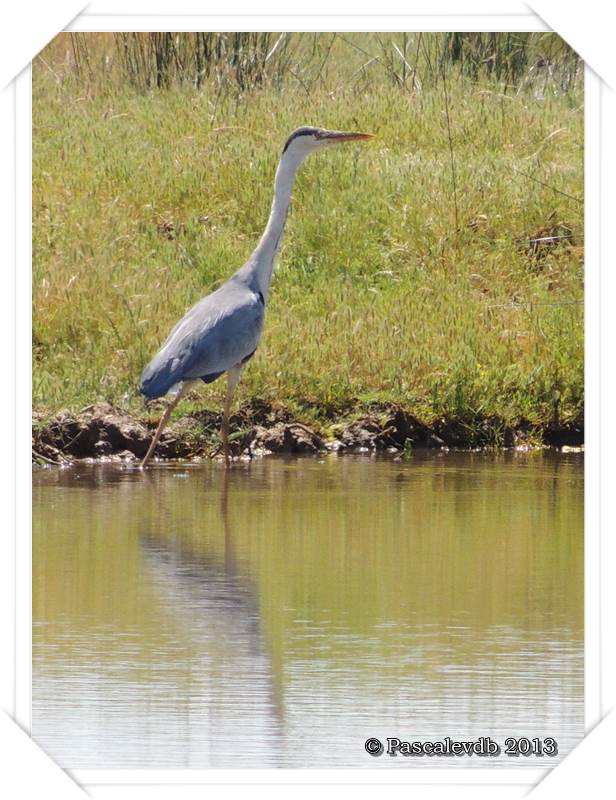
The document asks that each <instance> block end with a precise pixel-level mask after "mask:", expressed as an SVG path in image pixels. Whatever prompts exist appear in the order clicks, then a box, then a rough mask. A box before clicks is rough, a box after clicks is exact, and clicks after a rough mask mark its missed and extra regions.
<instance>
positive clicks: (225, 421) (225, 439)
mask: <svg viewBox="0 0 616 800" xmlns="http://www.w3.org/2000/svg"><path fill="white" fill-rule="evenodd" d="M241 372H242V364H236V365H235V366H234V367H231V369H230V370H228V372H227V396H226V397H225V410H224V411H223V415H222V430H221V437H222V449H223V452H224V454H225V465H226V466H227V467H228V466H229V416H230V414H231V403H232V402H233V393H234V392H235V387H236V386H237V382H238V381H239V379H240V374H241Z"/></svg>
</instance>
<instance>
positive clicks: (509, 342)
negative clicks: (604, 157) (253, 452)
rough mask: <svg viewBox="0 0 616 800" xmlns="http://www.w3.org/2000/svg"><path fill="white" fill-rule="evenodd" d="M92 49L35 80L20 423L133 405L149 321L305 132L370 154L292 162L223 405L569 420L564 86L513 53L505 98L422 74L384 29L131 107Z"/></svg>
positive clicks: (576, 381)
mask: <svg viewBox="0 0 616 800" xmlns="http://www.w3.org/2000/svg"><path fill="white" fill-rule="evenodd" d="M91 36H92V40H91V41H88V40H81V42H80V44H79V47H81V48H82V52H81V56H79V58H81V63H82V66H81V68H79V66H78V61H79V58H77V57H75V56H69V55H68V54H67V52H68V51H67V40H66V37H64V38H62V37H59V39H58V40H57V41H56V42H54V43H52V45H50V47H49V48H48V49H47V51H44V52H43V54H42V58H41V59H40V60H39V61H38V62H36V63H35V66H34V75H33V306H34V312H33V313H34V318H33V348H34V350H33V400H34V404H35V406H36V407H37V408H39V409H44V410H49V411H50V412H53V411H54V410H57V409H59V408H61V407H70V408H73V409H77V408H79V407H82V406H85V405H89V404H90V403H92V402H94V401H95V400H98V399H105V400H108V401H110V402H112V403H115V404H118V405H121V406H124V407H126V408H127V409H134V410H136V409H137V408H139V407H140V401H139V398H138V395H137V388H136V387H137V383H138V379H139V375H140V372H141V370H142V368H143V367H144V366H145V364H146V363H147V361H148V360H149V358H150V357H151V356H152V355H153V354H154V353H155V351H156V350H157V348H158V347H159V346H160V344H161V343H162V341H163V340H164V338H165V337H166V335H167V333H168V332H169V330H170V328H171V327H172V325H173V324H174V322H175V321H176V320H177V319H178V318H179V317H180V316H181V315H182V314H183V313H184V312H185V311H186V309H187V308H188V307H189V306H190V305H191V304H193V303H194V302H196V301H197V300H198V299H199V298H200V297H202V296H203V295H205V294H207V293H208V292H210V291H211V290H212V289H214V288H215V287H216V286H218V285H219V283H220V282H221V281H223V280H225V279H226V278H227V277H228V276H229V275H230V274H231V273H232V272H233V271H234V270H235V269H236V268H237V267H239V266H240V265H241V264H242V263H243V262H244V261H245V259H246V258H247V257H248V256H249V254H250V252H251V250H252V249H253V247H254V245H255V244H256V241H257V239H258V237H259V235H260V233H261V231H262V228H263V226H264V225H265V222H266V219H267V215H268V212H269V206H270V203H271V192H272V181H273V176H274V172H275V168H276V164H277V160H278V157H279V154H280V149H281V145H282V143H283V142H284V140H285V138H286V137H287V135H288V133H289V132H290V131H291V130H293V129H294V128H296V127H298V126H299V125H300V124H317V125H320V126H323V127H332V128H337V129H351V130H353V129H355V130H367V131H372V132H373V133H376V134H377V135H378V138H377V139H375V140H373V141H372V142H370V143H367V144H361V145H359V144H357V145H348V146H344V147H342V146H341V147H340V148H339V149H337V150H332V151H328V152H327V153H323V154H319V155H316V156H313V157H312V158H311V159H309V161H308V162H306V164H305V166H304V168H303V169H302V171H301V173H300V175H299V177H298V180H297V184H296V188H295V192H294V200H293V205H292V209H291V213H290V216H289V221H288V224H287V231H286V234H285V239H284V244H283V247H282V251H281V254H280V258H279V262H278V269H277V272H276V275H275V278H274V286H273V290H272V293H271V295H270V304H269V307H268V316H267V321H266V330H265V334H264V337H263V340H262V343H261V345H260V347H259V350H258V352H257V355H256V357H255V358H254V359H253V360H252V361H251V362H250V364H249V365H248V366H247V368H246V369H245V371H244V373H243V377H242V381H241V383H240V387H239V389H238V399H239V402H246V401H248V400H250V399H251V398H261V399H265V400H272V401H277V402H281V403H283V404H285V405H288V406H289V407H291V408H292V409H294V410H295V411H296V413H298V414H299V415H300V418H301V417H302V416H304V417H305V418H306V419H311V418H317V419H318V418H323V417H325V416H331V415H336V414H337V413H340V412H342V411H345V410H348V409H349V408H362V407H365V406H368V405H369V404H371V403H375V402H383V401H393V402H396V403H400V404H401V405H403V406H404V407H406V408H407V409H409V410H411V411H413V412H414V413H416V414H417V415H418V416H420V417H421V418H422V419H424V420H425V421H427V422H430V421H432V420H434V419H436V418H444V419H452V420H463V421H468V422H469V423H470V424H473V423H474V422H475V421H477V420H480V419H486V418H490V417H498V418H500V419H503V420H505V421H507V422H510V421H513V420H516V419H518V418H525V419H528V420H529V421H531V422H532V423H533V424H537V425H543V424H548V423H551V422H555V421H556V422H566V421H571V420H577V421H579V420H581V419H582V415H583V304H582V301H583V205H582V198H583V86H582V84H581V81H580V80H579V79H578V80H576V81H572V80H571V79H570V74H569V73H568V74H569V78H568V79H567V80H566V81H565V80H564V78H563V77H562V74H561V72H559V70H558V69H557V67H558V63H559V62H557V61H555V62H554V64H552V65H551V66H550V64H551V62H549V61H548V62H545V59H544V64H543V66H542V65H541V62H540V61H539V60H538V59H535V60H534V61H533V59H532V58H530V57H528V58H527V60H526V62H525V63H526V67H525V70H524V72H523V74H522V76H521V77H519V79H518V83H517V85H514V86H512V85H508V84H505V83H503V79H502V78H501V80H498V78H497V77H496V76H495V74H488V73H479V74H477V73H476V72H473V70H472V69H469V67H468V63H467V62H465V63H463V64H460V63H459V61H454V60H451V59H449V60H447V59H443V60H442V69H441V70H439V69H437V68H436V66H434V68H433V70H432V71H431V72H429V71H428V67H427V64H428V61H430V63H431V64H433V62H434V58H432V59H431V60H430V59H429V57H428V56H426V57H425V58H423V51H422V49H421V39H419V43H418V42H417V35H416V34H415V35H413V34H407V36H408V37H411V36H414V37H415V38H414V39H413V40H412V41H405V42H404V48H405V49H404V50H402V44H401V42H402V40H401V39H399V38H396V36H395V35H393V34H391V35H387V34H383V35H380V36H379V37H376V36H375V35H371V34H364V35H361V34H353V35H351V34H349V35H344V37H343V36H342V35H340V37H338V39H336V41H335V45H336V46H335V47H334V46H333V45H331V44H330V40H329V39H327V37H331V35H330V34H322V35H321V36H322V38H321V39H319V48H320V49H319V50H318V51H317V53H316V55H313V56H312V57H311V60H310V61H309V64H310V68H308V67H305V68H304V70H303V71H301V70H300V67H299V66H297V65H295V68H294V66H293V64H292V63H291V55H290V54H289V52H287V53H286V55H285V58H286V59H287V60H286V61H285V65H286V66H285V67H284V69H283V68H282V67H278V71H277V72H276V74H275V80H274V78H272V79H271V80H268V79H267V76H266V77H265V78H264V77H263V71H261V77H260V78H259V81H258V82H257V83H255V85H252V86H250V87H249V88H246V87H245V85H244V87H238V86H232V85H231V84H230V80H231V79H230V78H229V75H232V74H233V73H232V72H228V71H227V72H225V73H223V72H219V73H216V74H214V73H213V72H212V73H211V74H210V75H209V76H206V77H204V78H202V80H200V81H199V86H198V87H196V86H195V85H192V84H191V83H190V82H187V81H180V80H178V81H174V82H172V83H171V84H170V85H167V86H166V87H165V88H162V89H144V87H143V86H139V85H136V82H135V81H134V80H128V78H127V77H126V75H124V73H122V71H121V69H120V66H121V65H119V66H118V64H117V61H116V62H114V61H113V59H111V61H109V58H111V57H109V58H107V60H106V59H105V57H103V56H104V54H105V53H106V52H109V53H113V50H112V42H111V40H110V39H109V37H105V36H103V35H98V34H96V35H91ZM297 36H298V37H300V39H299V40H298V44H297V48H298V50H297V52H299V51H300V49H301V48H303V50H301V52H306V53H308V52H309V49H310V44H311V42H312V46H313V48H314V46H315V41H316V39H315V37H313V36H312V35H308V34H305V35H304V37H305V38H304V39H301V35H297ZM401 36H402V34H399V35H398V37H401ZM424 36H426V35H425V34H424ZM432 36H433V37H437V36H445V35H443V34H433V35H432ZM498 36H507V34H502V35H501V34H498ZM528 36H535V37H541V36H543V35H540V34H532V35H531V34H529V35H528ZM387 37H389V38H387ZM555 38H556V39H557V37H552V38H551V39H549V40H548V39H544V40H543V41H544V42H547V41H549V42H550V46H554V39H555ZM274 41H275V39H274ZM438 41H440V42H441V45H442V40H437V39H433V40H430V42H437V43H438ZM529 41H531V44H533V46H534V47H535V50H536V51H537V52H538V50H537V48H539V49H540V45H541V41H542V40H541V39H540V38H537V39H536V40H529ZM558 41H559V42H560V40H558ZM389 44H392V45H396V46H397V48H398V50H396V49H395V48H394V47H393V46H392V47H391V48H389V47H388V45H389ZM88 46H89V47H90V50H88V49H87V47H88ZM431 46H432V45H431ZM439 46H440V45H439ZM529 46H530V45H529ZM563 46H564V45H563ZM84 47H85V48H86V50H85V52H86V54H87V56H88V58H87V62H86V61H85V56H84V55H83V52H84V51H83V48H84ZM434 47H436V45H434ZM328 48H329V49H328ZM77 52H79V50H78V51H77ZM295 52H296V51H293V53H295ZM564 52H565V55H566V56H567V58H570V51H564ZM371 53H372V54H374V58H375V59H376V61H373V62H369V59H368V56H370V54H371ZM384 53H387V58H388V59H390V61H388V60H387V59H386V58H385V57H384ZM400 53H401V55H400ZM405 53H407V54H408V56H407V57H405V58H404V62H406V66H404V70H402V68H401V67H402V64H403V57H404V54H405ZM415 53H417V54H422V58H423V60H422V61H421V62H420V60H419V56H418V58H417V62H413V61H412V60H411V56H414V55H415ZM396 58H397V59H398V60H397V61H396V60H395V59H396ZM306 59H308V56H306ZM324 59H325V61H323V60H324ZM296 60H297V64H299V65H301V64H306V63H308V62H307V61H303V62H302V61H301V60H300V58H299V55H296ZM84 63H87V64H88V67H87V69H86V68H85V67H84V66H83V64H84ZM110 63H111V64H112V65H113V64H114V63H115V67H114V69H113V70H112V69H111V67H110V66H109V64H110ZM413 63H416V66H415V72H414V73H413V69H412V68H413ZM538 65H539V66H538ZM229 69H230V68H229ZM396 70H398V72H399V73H400V76H402V75H403V76H404V80H403V81H402V77H396V76H397V72H396ZM533 70H534V72H533ZM550 70H551V72H550ZM221 75H223V76H224V75H226V76H227V77H226V79H225V80H226V83H225V80H223V78H221ZM554 76H556V77H554ZM221 87H222V88H221ZM445 90H446V93H445ZM445 98H446V99H447V105H445ZM454 175H455V184H454V182H453V177H454ZM454 185H455V192H454ZM555 236H561V237H564V238H560V239H558V240H554V237H555ZM545 238H548V239H550V241H548V242H547V243H546V242H540V243H539V244H534V245H533V244H529V241H530V240H534V239H545ZM223 393H224V385H223V382H222V381H221V382H218V383H216V384H213V385H212V386H210V387H207V388H205V387H204V388H203V389H202V390H201V391H200V392H199V393H198V394H195V395H193V396H192V400H191V399H189V401H187V402H186V403H184V404H183V408H184V410H186V409H187V408H190V407H191V402H192V403H194V404H195V405H206V406H210V407H216V408H219V407H220V405H221V402H222V397H223ZM180 413H181V409H180Z"/></svg>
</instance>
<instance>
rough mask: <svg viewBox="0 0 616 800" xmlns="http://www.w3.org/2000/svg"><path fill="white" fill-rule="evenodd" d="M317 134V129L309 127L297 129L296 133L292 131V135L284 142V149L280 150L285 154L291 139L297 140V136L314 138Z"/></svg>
mask: <svg viewBox="0 0 616 800" xmlns="http://www.w3.org/2000/svg"><path fill="white" fill-rule="evenodd" d="M317 133H319V128H311V127H309V126H305V127H303V128H298V129H297V130H296V131H293V133H292V134H291V135H290V136H289V138H288V139H287V141H286V142H285V145H284V147H283V148H282V152H283V153H286V152H287V148H288V146H289V145H290V144H291V142H292V141H293V139H297V137H298V136H314V135H315V134H317Z"/></svg>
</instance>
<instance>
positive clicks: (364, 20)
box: [15, 14, 601, 788]
mask: <svg viewBox="0 0 616 800" xmlns="http://www.w3.org/2000/svg"><path fill="white" fill-rule="evenodd" d="M379 21H380V22H379ZM205 28H207V29H210V30H265V29H268V30H327V31H329V30H347V31H348V30H381V31H385V30H387V31H389V30H396V29H398V30H425V31H429V30H434V31H436V30H454V29H455V30H520V31H521V30H549V28H548V26H547V25H545V24H544V23H543V22H542V21H541V20H540V19H539V18H538V17H536V16H535V15H534V14H528V15H522V14H520V15H518V14H515V15H489V16H486V15H470V16H469V15H459V16H445V15H431V16H427V15H388V16H377V15H374V16H373V15H362V16H343V15H325V16H318V17H317V16H291V15H284V16H280V15H259V16H244V15H215V16H213V15H202V16H201V15H200V16H195V15H188V16H187V15H181V16H176V15H157V16H149V15H138V16H135V15H132V16H115V15H97V14H83V15H81V16H80V17H78V18H77V19H76V20H74V21H73V23H71V25H69V26H68V27H67V28H66V30H79V31H95V30H107V31H113V30H154V29H159V30H164V29H167V30H202V29H205ZM600 88H601V87H600V81H599V79H598V78H597V77H596V76H595V75H594V74H593V73H592V72H591V71H590V70H588V69H587V70H586V81H585V90H586V91H585V114H586V116H585V214H586V219H585V225H586V231H585V243H586V253H585V256H586V287H587V288H586V299H585V309H586V320H587V322H586V331H585V335H586V343H585V347H586V398H587V399H586V408H587V420H586V432H587V433H586V441H587V445H586V480H585V487H586V489H585V501H586V513H585V527H586V541H585V547H586V549H585V589H586V595H585V626H586V628H585V630H586V642H585V722H586V726H585V727H586V731H587V732H588V731H589V730H590V729H591V728H592V727H593V725H594V724H596V723H597V722H598V721H599V719H600V715H601V702H600V701H601V692H600V685H599V678H600V660H599V655H600V649H599V646H600V641H599V612H600V595H599V592H600V585H599V576H600V570H599V522H600V517H599V507H598V500H599V477H600V470H599V455H600V453H599V441H600V438H599V394H598V388H599V355H600V350H599V343H600V334H599V328H600V317H599V306H600V303H599V300H600V296H599V292H600V278H599V270H598V268H597V269H594V265H598V264H599V255H600V252H599V243H598V242H599V240H598V237H599V233H600V231H599V210H600V208H599V188H600V183H599V178H600V159H599V148H598V147H596V148H595V143H597V144H598V143H599V120H600ZM15 119H16V204H15V210H16V264H17V270H16V277H15V280H16V300H17V303H16V314H17V327H18V336H17V341H16V398H15V399H16V422H17V429H16V430H17V447H16V476H17V478H18V480H17V486H16V495H15V497H16V523H17V525H16V530H21V531H22V532H23V531H24V529H25V530H29V529H30V522H31V482H30V476H31V465H30V457H29V441H30V436H31V413H30V408H31V404H30V399H31V376H30V363H31V352H30V341H31V335H30V334H31V319H30V310H31V269H30V265H31V248H30V241H31V240H30V230H31V161H30V143H31V90H30V70H29V69H27V70H25V71H24V72H23V73H22V74H21V75H20V76H19V77H18V79H17V81H16V87H15ZM589 145H590V146H589ZM589 265H591V267H592V270H591V269H589ZM26 441H27V442H28V444H27V445H26ZM15 555H16V566H17V572H16V577H18V578H19V580H17V584H16V599H17V613H16V682H15V687H16V692H15V704H16V706H15V711H16V719H17V721H18V722H19V724H20V725H21V726H22V727H23V728H25V729H26V730H30V723H31V715H30V702H31V635H30V633H28V635H26V633H25V631H28V632H30V631H31V571H30V564H31V539H30V538H29V537H28V536H23V535H22V536H20V537H18V538H17V541H16V548H15ZM549 771H550V770H544V769H533V768H519V769H502V768H481V769H478V768H473V769H464V768H462V769H460V768H442V769H426V768H421V769H418V770H413V771H411V770H409V771H405V772H404V773H402V772H401V771H399V770H396V771H395V773H394V771H392V772H385V771H384V770H366V769H359V770H328V769H316V768H315V769H314V770H245V769H241V770H75V771H73V772H71V773H69V774H71V775H72V776H73V777H74V778H75V780H77V781H78V782H79V783H80V784H81V785H82V786H84V788H86V787H88V786H93V785H94V784H96V785H101V784H105V785H109V786H110V787H111V785H118V784H120V785H124V786H126V785H137V784H140V785H143V784H149V785H159V784H164V783H172V784H176V785H178V784H183V785H186V784H193V785H194V784H195V783H201V784H217V785H220V784H223V783H233V784H267V785H272V784H295V785H296V784H306V783H308V784H311V785H314V784H346V785H349V784H353V783H359V784H360V785H366V784H368V785H374V784H390V785H392V784H398V785H399V784H426V783H439V784H448V785H451V784H457V785H459V784H467V785H477V786H478V785H484V784H492V785H494V784H498V785H510V786H511V785H518V786H527V787H530V786H532V785H534V784H535V783H536V782H537V781H538V780H541V778H542V777H543V776H544V775H545V774H547V773H548V772H549Z"/></svg>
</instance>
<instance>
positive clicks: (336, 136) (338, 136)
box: [325, 131, 374, 142]
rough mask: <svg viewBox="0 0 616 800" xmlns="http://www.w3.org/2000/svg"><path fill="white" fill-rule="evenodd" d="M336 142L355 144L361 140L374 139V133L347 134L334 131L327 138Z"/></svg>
mask: <svg viewBox="0 0 616 800" xmlns="http://www.w3.org/2000/svg"><path fill="white" fill-rule="evenodd" d="M325 138H327V139H331V140H332V141H334V142H354V141H359V140H361V139H374V134H373V133H346V132H345V131H332V132H331V133H328V134H327V136H326V137H325Z"/></svg>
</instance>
